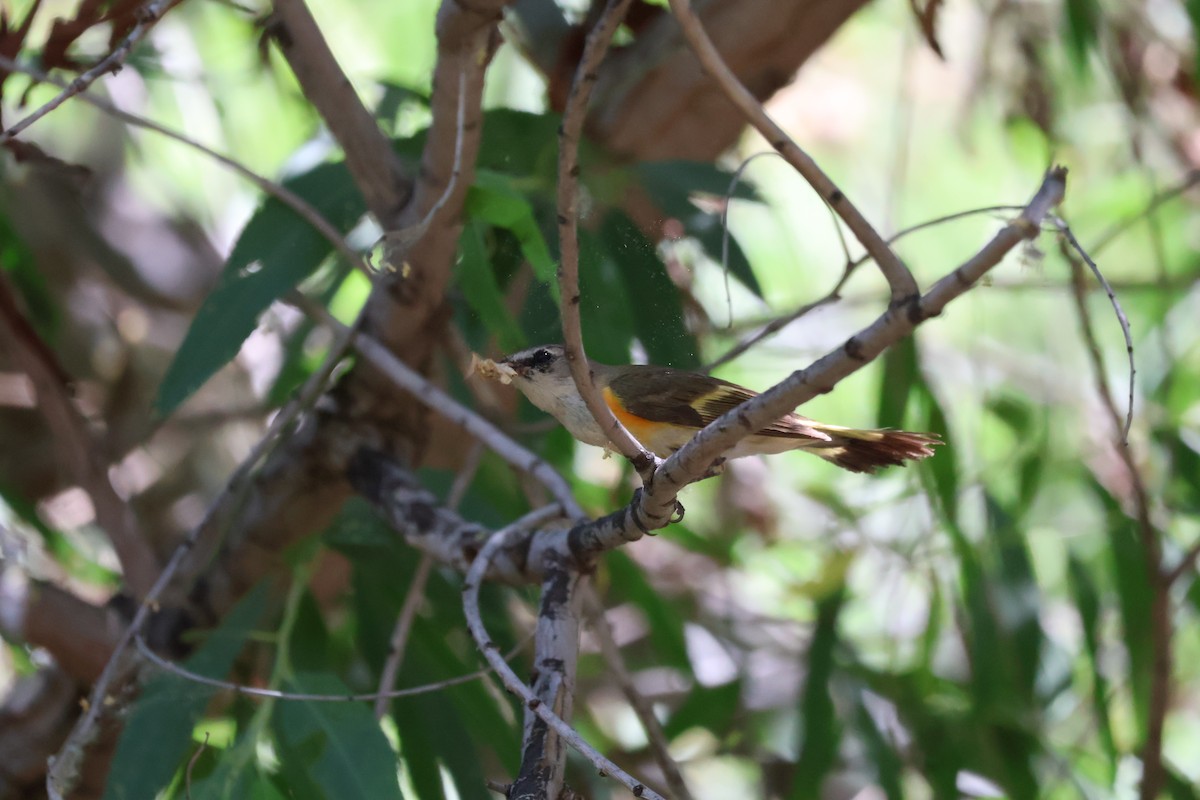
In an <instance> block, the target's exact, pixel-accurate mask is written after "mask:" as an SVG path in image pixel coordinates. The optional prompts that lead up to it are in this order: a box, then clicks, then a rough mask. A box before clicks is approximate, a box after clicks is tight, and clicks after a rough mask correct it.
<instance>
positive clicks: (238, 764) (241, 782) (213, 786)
mask: <svg viewBox="0 0 1200 800" xmlns="http://www.w3.org/2000/svg"><path fill="white" fill-rule="evenodd" d="M241 746H242V743H239V744H238V745H237V746H236V747H235V748H234V749H233V750H218V751H216V753H215V755H214V758H215V759H216V768H215V769H213V771H212V772H211V773H210V774H208V775H205V776H204V777H203V778H201V779H199V780H196V781H194V782H193V783H192V786H191V792H190V794H191V800H228V798H232V797H236V798H239V800H241V799H242V798H245V800H286V798H287V795H285V794H284V793H283V792H282V791H281V790H280V789H279V787H277V786H276V785H275V783H274V781H272V779H271V777H270V776H268V775H264V774H263V773H262V772H261V771H260V769H259V767H258V764H257V763H256V761H255V759H254V758H242V757H239V755H240V754H235V750H236V749H237V747H241ZM208 752H209V751H205V755H204V756H203V757H202V758H201V761H203V760H204V759H205V758H208Z"/></svg>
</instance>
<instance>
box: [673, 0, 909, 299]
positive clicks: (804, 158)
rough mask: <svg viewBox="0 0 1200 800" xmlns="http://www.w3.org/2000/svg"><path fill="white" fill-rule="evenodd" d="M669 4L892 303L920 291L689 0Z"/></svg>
mask: <svg viewBox="0 0 1200 800" xmlns="http://www.w3.org/2000/svg"><path fill="white" fill-rule="evenodd" d="M670 4H671V11H672V13H674V15H675V19H676V20H677V21H678V22H679V27H680V28H681V29H682V30H683V35H684V37H685V38H686V39H687V41H688V44H689V45H690V46H691V48H692V52H693V53H694V54H695V56H696V58H697V59H698V60H699V61H700V64H701V66H703V67H704V70H705V71H706V72H707V73H708V74H709V75H710V76H711V77H712V79H713V80H714V81H716V83H717V85H718V86H719V87H720V88H721V90H722V91H723V92H724V93H725V96H726V97H728V98H729V100H730V101H731V102H732V103H733V104H734V105H735V106H737V107H738V109H739V110H741V112H742V114H743V115H744V116H745V117H746V119H747V120H748V121H749V122H750V124H751V125H753V126H754V127H755V128H756V129H757V130H758V131H759V133H761V134H762V135H763V137H764V138H765V139H766V140H767V142H768V143H769V144H770V145H771V147H774V148H775V149H776V150H778V151H779V153H780V155H782V156H783V157H784V158H785V159H787V162H788V163H789V164H791V165H792V166H793V167H794V168H795V169H796V171H797V172H799V173H800V174H801V175H802V176H803V177H804V179H805V180H807V181H808V183H809V185H810V186H812V187H813V189H814V190H815V191H816V192H817V194H818V195H819V196H821V197H822V198H824V200H825V202H827V203H829V204H830V205H831V206H832V207H833V208H834V210H835V211H837V212H838V215H839V216H841V218H842V220H843V221H844V222H845V223H846V226H847V227H848V228H850V230H851V232H852V233H853V234H854V235H855V236H856V237H857V238H858V241H859V242H861V243H862V246H863V247H865V248H866V250H867V252H868V253H870V254H871V255H872V257H873V258H874V259H875V263H876V264H878V265H879V270H880V271H881V272H882V273H883V275H884V277H885V278H886V279H887V282H888V285H889V286H890V287H891V289H892V302H893V303H897V304H898V303H901V302H903V301H906V300H909V299H911V298H913V297H915V296H917V295H918V294H919V293H920V289H919V287H918V286H917V282H916V280H915V279H914V278H913V276H912V273H911V272H909V270H908V267H906V266H905V265H904V262H903V261H901V260H900V257H899V256H897V255H896V253H895V251H894V250H892V249H891V248H890V247H889V246H888V244H887V242H886V241H884V239H883V237H882V236H880V235H879V232H878V231H876V230H875V228H874V227H873V226H872V225H871V223H870V222H868V221H867V219H866V217H864V216H863V215H862V213H860V212H859V210H858V208H857V207H855V205H854V204H853V203H851V202H850V200H849V199H848V198H847V197H846V195H845V193H844V192H843V191H842V190H841V189H839V188H838V187H837V185H836V184H835V183H834V182H833V181H832V180H830V178H829V176H828V175H826V174H825V173H824V172H823V171H822V170H821V168H820V167H819V166H817V162H816V161H814V160H813V159H812V157H811V156H809V155H808V154H807V153H806V152H804V151H803V150H801V149H800V147H799V146H798V145H797V144H796V143H795V142H794V141H792V139H791V138H790V137H789V136H788V135H787V133H786V132H784V130H783V129H782V128H780V127H779V126H778V125H777V124H776V123H775V121H774V120H772V119H771V118H770V116H768V114H767V112H766V110H765V109H764V108H763V106H762V103H760V102H758V100H756V99H755V97H754V95H752V94H750V92H749V91H747V89H746V87H745V86H743V85H742V83H741V81H739V80H738V78H737V76H736V75H734V74H733V70H731V69H730V68H729V66H728V65H727V64H726V63H725V60H724V59H723V58H721V54H720V53H719V52H717V48H716V46H715V45H713V43H712V40H711V39H709V38H708V34H707V33H706V32H705V30H704V25H703V24H702V23H701V22H700V18H699V17H698V16H696V13H695V11H694V10H693V9H692V4H691V1H690V0H670Z"/></svg>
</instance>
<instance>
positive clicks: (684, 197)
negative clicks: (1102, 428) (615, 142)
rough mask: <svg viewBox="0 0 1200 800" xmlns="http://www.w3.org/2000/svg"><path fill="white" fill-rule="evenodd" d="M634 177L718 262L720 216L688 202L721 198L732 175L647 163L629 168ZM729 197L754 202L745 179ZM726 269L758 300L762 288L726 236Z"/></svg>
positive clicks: (701, 166) (692, 165)
mask: <svg viewBox="0 0 1200 800" xmlns="http://www.w3.org/2000/svg"><path fill="white" fill-rule="evenodd" d="M633 173H634V176H635V177H636V178H637V180H638V181H639V183H640V184H641V186H642V188H643V189H645V190H646V193H647V194H649V195H650V199H651V200H652V201H653V202H654V204H655V205H656V206H658V208H659V209H661V210H662V212H663V213H664V214H666V215H668V216H670V217H674V218H676V219H678V220H679V221H680V222H682V223H683V225H684V230H686V231H687V233H688V234H689V235H690V236H693V237H695V239H696V241H698V242H699V243H700V246H701V247H703V248H704V252H705V253H706V254H707V255H708V257H709V258H711V259H712V260H713V261H716V262H717V263H718V264H720V263H721V255H722V253H721V248H722V234H723V229H722V226H721V215H720V214H714V213H709V212H703V211H701V210H700V209H699V208H697V206H696V204H695V203H693V202H692V197H693V195H695V194H708V195H713V196H716V197H721V198H724V197H726V195H727V194H728V192H729V184H730V182H731V181H732V179H733V174H732V173H730V172H726V171H725V170H722V169H720V168H719V167H717V166H715V165H713V164H711V163H708V162H705V161H650V162H646V163H642V164H638V165H637V166H635V167H634V168H633ZM732 196H733V197H736V198H739V199H742V200H758V199H759V198H758V194H757V192H755V191H754V188H753V186H752V185H751V184H750V183H749V182H748V181H746V180H741V181H739V182H738V185H737V188H736V189H735V190H734V192H733V195H732ZM726 266H727V267H728V269H729V272H730V274H731V275H733V277H734V278H736V279H737V280H738V282H739V283H741V284H742V285H743V286H745V287H746V288H747V289H749V290H750V291H751V292H753V293H754V295H755V296H756V297H760V298H761V297H762V286H761V285H760V284H759V282H758V278H757V277H755V275H754V271H753V269H751V267H750V261H749V260H748V259H747V258H746V255H745V253H744V252H742V248H741V246H740V245H739V244H738V243H737V240H736V239H734V237H733V236H730V237H729V260H728V263H727V264H726Z"/></svg>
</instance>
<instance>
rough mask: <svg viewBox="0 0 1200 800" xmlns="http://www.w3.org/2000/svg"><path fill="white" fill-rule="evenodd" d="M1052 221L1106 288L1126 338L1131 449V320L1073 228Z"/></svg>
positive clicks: (1125, 441) (1125, 432)
mask: <svg viewBox="0 0 1200 800" xmlns="http://www.w3.org/2000/svg"><path fill="white" fill-rule="evenodd" d="M1051 220H1052V221H1053V222H1054V224H1055V225H1056V226H1057V227H1058V230H1059V232H1060V233H1061V234H1062V235H1063V236H1064V237H1066V240H1067V242H1068V243H1069V244H1070V245H1071V248H1072V249H1074V251H1075V252H1076V253H1078V254H1079V257H1080V258H1081V259H1083V262H1084V263H1085V264H1087V265H1088V269H1090V270H1091V271H1092V274H1093V275H1095V276H1096V280H1097V281H1099V283H1100V285H1101V286H1103V287H1104V293H1105V294H1107V295H1108V302H1109V304H1110V305H1112V307H1113V313H1115V314H1116V315H1117V322H1119V323H1120V325H1121V333H1122V334H1124V336H1125V354H1126V357H1127V358H1128V359H1129V404H1128V406H1127V407H1126V409H1125V424H1124V426H1123V427H1122V428H1121V442H1122V445H1123V446H1124V447H1129V429H1130V428H1132V427H1133V390H1134V378H1135V377H1136V376H1137V365H1136V364H1135V362H1134V358H1133V335H1132V333H1130V330H1129V318H1128V317H1126V316H1125V309H1123V308H1121V302H1120V301H1119V300H1117V295H1116V293H1115V292H1113V289H1112V287H1111V286H1109V284H1108V280H1107V279H1106V278H1105V277H1104V273H1102V272H1101V271H1100V267H1098V266H1097V265H1096V262H1095V261H1093V260H1092V257H1091V256H1089V255H1088V254H1087V251H1086V250H1084V249H1083V246H1082V245H1080V244H1079V241H1078V240H1077V239H1076V238H1075V234H1074V233H1072V232H1071V227H1070V226H1069V225H1067V223H1066V222H1065V221H1064V220H1063V219H1062V218H1060V217H1051Z"/></svg>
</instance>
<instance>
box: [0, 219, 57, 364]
mask: <svg viewBox="0 0 1200 800" xmlns="http://www.w3.org/2000/svg"><path fill="white" fill-rule="evenodd" d="M0 212H2V209H0ZM0 270H3V271H4V272H5V274H7V275H8V277H9V279H10V280H11V281H12V285H13V287H14V288H15V289H16V290H17V292H18V293H20V295H21V299H22V300H24V301H25V308H26V309H27V310H28V317H29V324H30V325H32V326H33V327H34V329H35V330H37V332H38V334H40V335H41V337H42V338H43V339H45V340H47V341H49V342H52V341H54V334H55V332H56V331H57V330H58V325H59V317H60V316H61V315H60V314H59V313H58V307H57V306H56V305H55V303H54V297H53V295H52V294H51V293H50V286H49V284H48V283H47V282H46V276H45V274H44V273H43V272H42V270H41V269H40V268H39V267H38V263H37V259H36V258H34V255H33V252H32V251H31V250H30V249H29V246H28V245H27V244H25V240H24V239H22V238H21V236H20V235H19V234H18V232H17V230H16V229H15V228H13V227H12V224H11V223H10V222H9V219H8V215H7V214H4V213H0Z"/></svg>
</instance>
